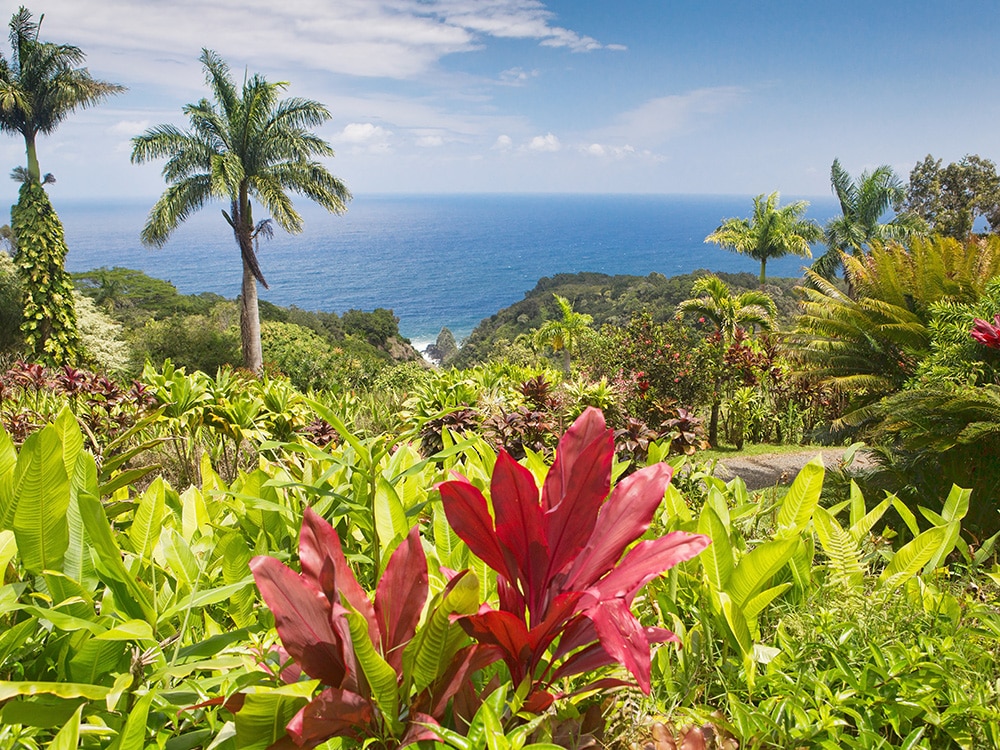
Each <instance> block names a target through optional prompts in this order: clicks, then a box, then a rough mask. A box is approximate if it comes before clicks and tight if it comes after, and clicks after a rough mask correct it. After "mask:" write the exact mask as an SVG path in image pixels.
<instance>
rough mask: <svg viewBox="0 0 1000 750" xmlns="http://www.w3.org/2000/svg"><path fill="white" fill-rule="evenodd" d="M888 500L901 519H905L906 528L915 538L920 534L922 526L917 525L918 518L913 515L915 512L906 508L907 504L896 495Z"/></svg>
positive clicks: (890, 496)
mask: <svg viewBox="0 0 1000 750" xmlns="http://www.w3.org/2000/svg"><path fill="white" fill-rule="evenodd" d="M886 500H888V501H889V502H890V503H891V504H892V507H893V508H895V509H896V512H897V513H899V517H900V518H902V519H903V523H905V524H906V528H908V529H909V530H910V533H911V534H913V536H917V535H918V534H920V525H919V524H918V523H917V517H916V516H915V515H913V511H912V510H910V509H909V508H907V507H906V503H904V502H903V501H902V500H900V499H899V498H898V497H896V496H895V495H889V496H888V497H887V498H886Z"/></svg>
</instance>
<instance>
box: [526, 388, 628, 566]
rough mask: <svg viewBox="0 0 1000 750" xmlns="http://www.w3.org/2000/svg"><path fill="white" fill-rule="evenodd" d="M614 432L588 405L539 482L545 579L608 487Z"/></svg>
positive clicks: (567, 557) (582, 532)
mask: <svg viewBox="0 0 1000 750" xmlns="http://www.w3.org/2000/svg"><path fill="white" fill-rule="evenodd" d="M613 455H614V433H613V432H612V431H611V430H609V429H607V428H606V427H605V424H604V416H603V415H602V414H601V412H600V411H598V410H597V409H594V408H588V409H587V410H586V411H585V412H584V413H583V414H582V415H581V416H580V417H579V418H578V419H577V420H576V422H574V423H573V425H572V426H571V427H570V428H569V429H568V430H567V431H566V434H565V435H563V437H562V439H561V440H560V441H559V446H558V448H557V450H556V459H555V461H554V462H553V464H552V468H551V469H550V470H549V473H548V476H546V478H545V484H544V486H543V488H542V509H543V510H544V512H545V521H544V523H545V539H546V541H547V542H548V545H549V558H550V559H549V566H548V569H547V572H546V576H547V578H548V579H549V580H551V579H553V578H554V577H555V576H556V575H558V574H559V573H560V572H562V571H563V569H564V568H565V567H566V565H567V564H568V563H570V562H571V561H572V560H573V558H574V557H575V556H576V555H577V554H578V553H579V552H580V550H581V549H582V548H583V546H584V545H585V544H586V543H587V540H588V539H589V538H590V536H591V534H592V533H593V532H594V528H595V525H596V523H597V516H598V512H599V511H600V508H601V505H602V503H603V502H604V499H605V498H606V497H607V496H608V492H609V491H610V490H611V459H612V457H613Z"/></svg>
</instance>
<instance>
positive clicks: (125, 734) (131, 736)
mask: <svg viewBox="0 0 1000 750" xmlns="http://www.w3.org/2000/svg"><path fill="white" fill-rule="evenodd" d="M153 695H154V693H153V692H152V691H150V692H148V693H146V694H145V695H144V696H142V697H141V698H139V700H137V701H136V702H135V705H133V706H132V710H131V711H129V713H128V718H127V719H126V720H125V726H124V727H123V728H122V731H121V734H119V735H118V739H117V740H116V741H115V743H114V744H113V745H112V746H111V747H112V750H143V748H144V747H145V746H146V723H147V721H148V720H149V705H150V704H151V703H152V702H153Z"/></svg>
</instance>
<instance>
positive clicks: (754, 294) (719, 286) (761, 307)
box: [677, 275, 778, 445]
mask: <svg viewBox="0 0 1000 750" xmlns="http://www.w3.org/2000/svg"><path fill="white" fill-rule="evenodd" d="M691 294H692V295H694V296H693V297H691V298H690V299H686V300H684V301H683V302H681V303H680V304H679V305H677V309H678V310H679V311H680V312H682V313H685V312H687V313H695V314H696V315H702V316H704V317H706V318H708V319H709V320H710V321H712V323H714V324H715V327H716V328H717V329H718V331H719V335H720V336H721V338H722V344H723V346H724V347H725V348H726V349H728V348H729V346H730V345H732V343H733V342H734V341H735V340H736V331H737V329H741V328H745V327H746V326H750V327H751V328H753V327H754V326H757V327H759V328H761V329H762V330H765V331H770V330H773V329H774V321H775V318H776V317H777V316H778V307H777V305H775V304H774V300H773V299H771V295H769V294H767V292H763V291H749V292H743V293H742V294H738V295H736V296H735V297H734V296H733V293H732V291H731V290H730V289H729V285H728V284H726V282H724V281H723V280H722V279H720V278H719V277H718V276H714V275H708V276H702V277H701V278H699V279H698V280H697V281H695V282H694V285H693V286H692V287H691ZM722 379H723V373H722V371H721V370H719V371H718V372H717V373H716V377H715V390H714V394H715V395H714V397H713V399H712V416H711V419H710V420H709V424H708V440H709V442H710V443H711V444H712V445H718V439H719V409H720V407H721V406H722Z"/></svg>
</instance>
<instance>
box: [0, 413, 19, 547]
mask: <svg viewBox="0 0 1000 750" xmlns="http://www.w3.org/2000/svg"><path fill="white" fill-rule="evenodd" d="M16 465H17V450H16V449H15V448H14V441H13V440H11V439H10V435H8V434H7V430H5V429H4V428H3V426H2V425H0V529H9V528H10V525H11V522H12V521H13V520H14V467H15V466H16Z"/></svg>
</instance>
